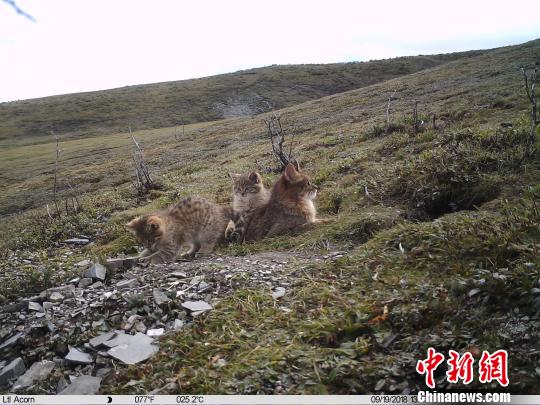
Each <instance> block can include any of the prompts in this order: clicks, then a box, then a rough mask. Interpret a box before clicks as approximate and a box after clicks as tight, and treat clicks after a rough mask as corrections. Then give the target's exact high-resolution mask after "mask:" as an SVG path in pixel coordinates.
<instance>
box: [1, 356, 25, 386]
mask: <svg viewBox="0 0 540 405" xmlns="http://www.w3.org/2000/svg"><path fill="white" fill-rule="evenodd" d="M25 371H26V366H25V365H24V361H23V359H21V358H20V357H17V358H16V359H15V360H13V361H11V362H10V363H9V364H8V365H7V366H4V368H2V370H0V388H2V389H3V388H7V387H9V385H10V380H12V379H14V378H17V377H19V376H20V375H22V374H23V373H24V372H25Z"/></svg>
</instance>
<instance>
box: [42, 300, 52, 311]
mask: <svg viewBox="0 0 540 405" xmlns="http://www.w3.org/2000/svg"><path fill="white" fill-rule="evenodd" d="M53 307H54V304H53V303H52V302H49V301H45V302H43V309H44V310H45V311H50V310H51V309H53Z"/></svg>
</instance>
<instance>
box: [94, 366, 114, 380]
mask: <svg viewBox="0 0 540 405" xmlns="http://www.w3.org/2000/svg"><path fill="white" fill-rule="evenodd" d="M111 371H112V368H110V367H103V368H100V369H98V370H97V371H96V377H99V378H104V377H106V376H107V374H109V373H110V372H111Z"/></svg>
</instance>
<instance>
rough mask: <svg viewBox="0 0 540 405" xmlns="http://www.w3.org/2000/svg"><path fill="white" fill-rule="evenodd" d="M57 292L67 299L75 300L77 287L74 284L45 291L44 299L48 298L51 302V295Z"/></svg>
mask: <svg viewBox="0 0 540 405" xmlns="http://www.w3.org/2000/svg"><path fill="white" fill-rule="evenodd" d="M55 292H57V293H60V294H62V295H63V296H64V297H65V298H74V297H75V286H74V285H73V284H68V285H63V286H60V287H53V288H49V289H48V290H45V291H44V292H43V293H42V294H43V295H44V298H47V299H48V300H49V301H51V298H50V297H51V295H52V294H54V293H55Z"/></svg>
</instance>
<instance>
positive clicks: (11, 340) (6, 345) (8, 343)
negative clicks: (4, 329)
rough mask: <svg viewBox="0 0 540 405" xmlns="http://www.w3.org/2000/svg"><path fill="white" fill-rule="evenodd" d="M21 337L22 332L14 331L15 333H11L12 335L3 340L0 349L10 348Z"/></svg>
mask: <svg viewBox="0 0 540 405" xmlns="http://www.w3.org/2000/svg"><path fill="white" fill-rule="evenodd" d="M22 337H23V334H22V333H20V332H19V333H16V334H15V335H13V336H12V337H10V338H9V339H7V340H6V341H5V342H3V343H2V344H1V345H0V351H2V350H5V349H11V348H12V347H13V346H15V345H16V344H17V343H19V340H21V339H22Z"/></svg>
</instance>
